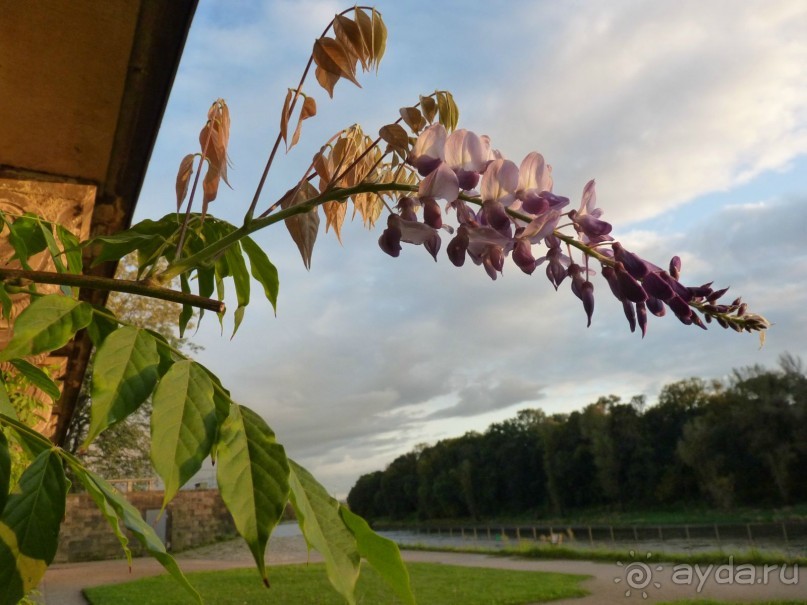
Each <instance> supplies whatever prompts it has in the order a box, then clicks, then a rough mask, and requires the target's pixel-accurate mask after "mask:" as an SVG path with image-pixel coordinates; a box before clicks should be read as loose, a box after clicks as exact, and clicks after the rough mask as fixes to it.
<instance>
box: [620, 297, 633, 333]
mask: <svg viewBox="0 0 807 605" xmlns="http://www.w3.org/2000/svg"><path fill="white" fill-rule="evenodd" d="M622 309H623V310H624V311H625V317H627V318H628V324H629V325H630V331H631V332H635V331H636V312H635V311H634V310H633V303H632V302H630V301H628V300H623V301H622Z"/></svg>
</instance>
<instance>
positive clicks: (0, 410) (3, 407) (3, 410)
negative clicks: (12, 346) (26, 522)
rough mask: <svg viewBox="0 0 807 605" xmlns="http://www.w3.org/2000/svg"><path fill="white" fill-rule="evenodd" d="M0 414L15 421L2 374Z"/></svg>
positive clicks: (14, 412)
mask: <svg viewBox="0 0 807 605" xmlns="http://www.w3.org/2000/svg"><path fill="white" fill-rule="evenodd" d="M0 414H5V415H6V416H8V417H9V418H12V419H14V420H17V410H15V409H14V406H13V405H12V403H11V399H9V397H8V391H7V390H6V383H5V381H4V380H3V374H2V373H0ZM0 512H3V511H2V509H0Z"/></svg>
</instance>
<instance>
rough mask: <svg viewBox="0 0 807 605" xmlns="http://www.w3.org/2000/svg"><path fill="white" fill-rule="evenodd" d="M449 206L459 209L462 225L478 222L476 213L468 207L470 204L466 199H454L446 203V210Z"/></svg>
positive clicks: (458, 216) (458, 219)
mask: <svg viewBox="0 0 807 605" xmlns="http://www.w3.org/2000/svg"><path fill="white" fill-rule="evenodd" d="M449 208H454V210H456V211H457V221H458V222H459V223H460V225H465V224H467V223H475V222H476V215H475V214H474V212H473V211H472V210H471V209H470V208H469V207H468V204H466V203H465V201H463V200H454V201H453V202H448V204H446V210H448V209H449Z"/></svg>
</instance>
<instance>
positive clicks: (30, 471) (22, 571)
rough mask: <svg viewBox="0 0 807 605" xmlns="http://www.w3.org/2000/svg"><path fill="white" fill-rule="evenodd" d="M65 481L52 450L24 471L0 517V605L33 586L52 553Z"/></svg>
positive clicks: (20, 596) (40, 456) (63, 508)
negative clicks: (1, 546)
mask: <svg viewBox="0 0 807 605" xmlns="http://www.w3.org/2000/svg"><path fill="white" fill-rule="evenodd" d="M66 497H67V479H66V478H65V476H64V469H63V468H62V461H61V458H60V457H59V455H58V454H57V453H56V451H55V450H53V449H49V450H45V451H43V452H42V453H41V454H39V455H38V456H37V457H36V459H35V460H34V461H33V462H32V463H31V465H30V466H29V467H28V468H27V469H25V472H23V474H22V477H20V481H19V483H18V484H17V488H16V490H15V491H14V493H13V494H11V496H10V497H9V498H8V502H7V503H6V507H5V508H4V509H3V515H2V517H0V544H2V545H3V548H0V604H2V605H6V604H7V603H8V604H12V603H16V602H17V601H19V600H20V599H21V598H22V597H23V596H24V595H25V593H27V592H28V591H29V590H31V589H33V588H36V586H37V585H38V584H39V582H40V580H41V579H42V577H43V576H44V575H45V570H46V569H47V568H48V565H50V563H51V562H52V561H53V557H54V556H56V549H57V547H58V546H59V526H60V525H61V522H62V517H64V510H65V498H66Z"/></svg>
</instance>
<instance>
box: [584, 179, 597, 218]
mask: <svg viewBox="0 0 807 605" xmlns="http://www.w3.org/2000/svg"><path fill="white" fill-rule="evenodd" d="M596 206H597V192H596V191H595V190H594V179H591V180H590V181H589V182H588V183H586V186H585V187H583V197H582V199H581V200H580V212H579V213H580V214H591V213H592V212H594V208H596ZM597 216H599V215H597Z"/></svg>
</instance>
